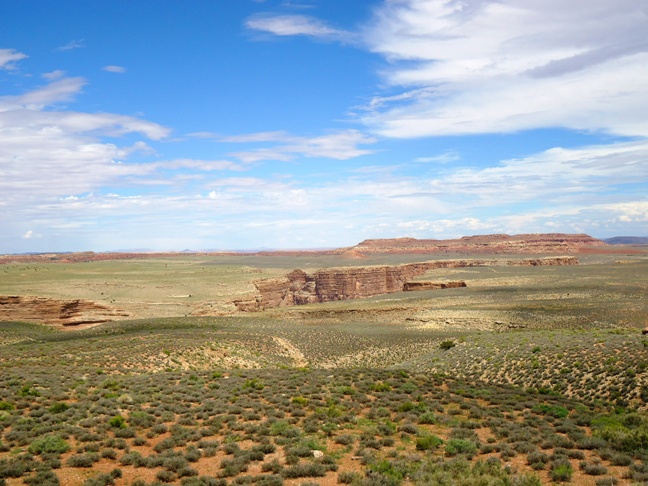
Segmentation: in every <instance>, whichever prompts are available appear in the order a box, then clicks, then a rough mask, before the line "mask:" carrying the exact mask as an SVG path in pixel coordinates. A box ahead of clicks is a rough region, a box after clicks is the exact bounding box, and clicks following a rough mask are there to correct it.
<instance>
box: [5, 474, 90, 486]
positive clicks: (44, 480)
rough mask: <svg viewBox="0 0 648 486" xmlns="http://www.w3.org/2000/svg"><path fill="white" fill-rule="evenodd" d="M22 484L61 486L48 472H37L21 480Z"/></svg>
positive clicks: (55, 477)
mask: <svg viewBox="0 0 648 486" xmlns="http://www.w3.org/2000/svg"><path fill="white" fill-rule="evenodd" d="M0 481H4V480H3V479H2V480H0ZM23 482H24V483H25V484H27V485H29V486H59V485H60V484H61V482H60V481H59V478H58V476H57V475H56V474H54V472H52V471H49V470H44V471H37V472H36V474H35V475H34V476H31V477H29V478H25V479H23ZM84 484H85V483H84Z"/></svg>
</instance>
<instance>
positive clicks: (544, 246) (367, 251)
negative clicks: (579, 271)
mask: <svg viewBox="0 0 648 486" xmlns="http://www.w3.org/2000/svg"><path fill="white" fill-rule="evenodd" d="M601 246H607V244H606V243H604V242H603V241H601V240H597V239H596V238H592V237H591V236H588V235H585V234H576V235H571V234H561V233H549V234H527V235H514V236H510V235H505V234H497V235H481V236H464V237H463V238H458V239H455V240H417V239H415V238H392V239H377V240H365V241H363V242H361V243H359V244H358V245H356V246H353V247H350V248H342V249H340V250H338V251H339V252H340V253H343V252H349V251H353V252H355V253H359V254H362V255H371V254H376V253H472V254H480V253H484V254H561V255H564V254H573V253H579V252H580V251H581V249H583V248H592V247H601Z"/></svg>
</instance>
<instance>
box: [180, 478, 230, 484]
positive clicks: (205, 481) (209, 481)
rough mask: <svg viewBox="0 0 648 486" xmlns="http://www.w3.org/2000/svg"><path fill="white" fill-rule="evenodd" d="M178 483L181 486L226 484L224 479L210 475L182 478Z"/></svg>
mask: <svg viewBox="0 0 648 486" xmlns="http://www.w3.org/2000/svg"><path fill="white" fill-rule="evenodd" d="M180 483H181V484H182V486H227V481H226V480H225V479H217V478H214V477H212V476H200V477H198V478H197V477H188V478H182V480H181V481H180Z"/></svg>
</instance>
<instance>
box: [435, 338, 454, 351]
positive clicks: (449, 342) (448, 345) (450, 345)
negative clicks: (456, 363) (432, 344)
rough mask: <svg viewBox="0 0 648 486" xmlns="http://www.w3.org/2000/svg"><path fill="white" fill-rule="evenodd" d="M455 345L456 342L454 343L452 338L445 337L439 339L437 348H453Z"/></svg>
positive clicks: (445, 349)
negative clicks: (441, 339)
mask: <svg viewBox="0 0 648 486" xmlns="http://www.w3.org/2000/svg"><path fill="white" fill-rule="evenodd" d="M456 345H457V343H455V342H454V341H453V340H452V339H446V340H445V341H441V344H439V348H441V349H443V350H444V351H447V350H448V349H451V348H454V347H455V346H456Z"/></svg>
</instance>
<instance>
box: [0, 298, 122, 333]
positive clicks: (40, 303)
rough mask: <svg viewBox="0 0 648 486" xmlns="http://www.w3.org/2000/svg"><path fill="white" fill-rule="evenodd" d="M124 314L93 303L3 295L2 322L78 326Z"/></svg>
mask: <svg viewBox="0 0 648 486" xmlns="http://www.w3.org/2000/svg"><path fill="white" fill-rule="evenodd" d="M124 315H125V314H124V313H123V311H118V310H114V309H110V308H109V307H106V306H104V305H101V304H97V303H95V302H92V301H89V300H79V299H75V300H58V299H50V298H47V297H25V296H17V295H11V296H6V295H5V296H0V321H29V322H39V323H42V324H53V325H58V326H63V327H75V326H80V325H84V324H85V325H88V324H100V323H102V322H108V321H110V320H112V319H111V318H112V317H115V316H122V317H123V316H124Z"/></svg>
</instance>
